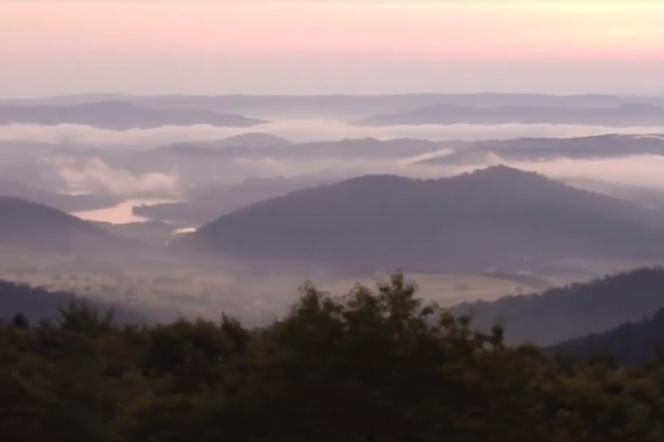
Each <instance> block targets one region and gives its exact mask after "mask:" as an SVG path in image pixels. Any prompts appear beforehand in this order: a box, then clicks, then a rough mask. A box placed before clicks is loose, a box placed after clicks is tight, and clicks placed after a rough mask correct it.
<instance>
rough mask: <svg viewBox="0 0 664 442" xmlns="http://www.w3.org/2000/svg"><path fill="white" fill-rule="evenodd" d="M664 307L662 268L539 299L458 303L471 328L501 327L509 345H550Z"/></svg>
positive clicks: (522, 297)
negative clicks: (467, 317)
mask: <svg viewBox="0 0 664 442" xmlns="http://www.w3.org/2000/svg"><path fill="white" fill-rule="evenodd" d="M662 307H664V269H662V268H652V269H639V270H635V271H633V272H630V273H623V274H618V275H612V276H608V277H605V278H602V279H598V280H595V281H591V282H588V283H584V284H572V285H570V286H567V287H561V288H553V289H550V290H547V291H545V292H544V293H541V294H533V295H520V296H508V297H505V298H501V299H499V300H497V301H494V302H483V301H479V302H473V303H464V304H461V305H459V306H457V307H455V308H453V309H452V311H453V312H454V313H456V314H469V315H471V316H472V317H473V321H474V324H475V326H477V327H479V328H481V329H485V330H486V329H490V328H491V327H492V326H493V325H494V324H496V323H500V324H503V325H504V326H505V330H506V331H505V333H506V334H505V340H506V342H508V343H510V344H519V343H524V342H532V343H535V344H538V345H544V346H547V345H553V344H556V343H559V342H561V341H563V340H567V339H572V338H576V337H579V336H584V335H588V334H591V333H596V332H602V331H606V330H609V329H611V328H613V327H617V326H619V325H621V324H623V323H625V322H628V321H638V320H641V319H642V318H644V317H649V316H651V315H652V314H653V313H654V312H656V311H657V310H659V309H660V308H662Z"/></svg>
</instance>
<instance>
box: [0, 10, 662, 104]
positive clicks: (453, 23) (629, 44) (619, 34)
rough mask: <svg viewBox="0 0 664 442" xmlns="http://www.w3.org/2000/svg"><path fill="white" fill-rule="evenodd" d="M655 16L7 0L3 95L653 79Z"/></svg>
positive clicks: (628, 84) (638, 88) (631, 83)
mask: <svg viewBox="0 0 664 442" xmlns="http://www.w3.org/2000/svg"><path fill="white" fill-rule="evenodd" d="M662 23H664V2H639V1H637V2H634V1H610V0H609V1H592V0H587V1H578V2H570V1H531V2H509V1H465V2H464V1H444V0H439V1H433V0H430V1H423V2H412V1H390V2H380V1H364V2H351V1H346V2H334V1H331V0H328V1H308V2H289V1H242V2H240V1H235V2H234V1H214V0H207V1H193V2H191V1H188V2H185V1H179V2H175V1H171V2H163V1H158V0H136V1H133V2H132V1H126V0H125V1H110V0H105V1H97V2H92V1H90V2H80V1H79V2H65V1H58V0H48V1H38V0H24V1H11V0H10V1H6V0H5V1H4V2H2V3H0V56H1V57H2V59H3V66H2V67H3V69H2V71H0V96H23V95H41V94H58V93H72V92H83V91H90V90H95V91H102V90H112V91H125V92H134V93H137V92H139V93H140V92H145V93H157V92H166V91H171V92H194V93H225V92H247V93H251V92H256V93H311V92H314V91H320V92H364V91H365V92H367V93H376V92H388V91H393V92H404V91H407V90H412V91H424V90H429V91H449V92H454V91H468V90H516V89H519V88H521V89H523V90H543V89H548V90H550V91H552V92H578V91H584V90H588V91H599V90H600V89H601V90H605V91H607V92H609V91H610V90H611V89H612V90H615V91H617V92H629V91H633V92H642V93H645V92H662V91H664V83H660V78H663V77H662V74H663V73H664V26H662ZM510 67H511V68H512V69H510ZM612 71H613V72H612ZM266 72H271V73H273V75H270V76H266ZM45 73H47V74H48V75H47V76H46V77H45V75H44V74H45ZM617 74H618V75H617ZM505 75H511V76H512V78H496V77H497V76H505ZM625 75H626V76H627V77H625ZM3 77H5V78H3ZM376 77H380V79H378V80H376ZM388 77H392V78H388ZM574 79H576V80H574ZM75 80H76V81H75ZM545 91H546V90H545Z"/></svg>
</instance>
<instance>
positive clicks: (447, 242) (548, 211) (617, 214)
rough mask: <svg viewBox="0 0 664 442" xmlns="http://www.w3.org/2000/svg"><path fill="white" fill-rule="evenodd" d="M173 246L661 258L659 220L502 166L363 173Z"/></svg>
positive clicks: (471, 262) (464, 262) (379, 262)
mask: <svg viewBox="0 0 664 442" xmlns="http://www.w3.org/2000/svg"><path fill="white" fill-rule="evenodd" d="M179 245H180V246H181V247H182V248H187V249H189V250H195V251H203V252H211V253H216V254H225V255H230V256H232V257H235V258H241V259H247V260H270V259H272V260H274V261H276V262H278V263H282V264H283V263H286V262H292V263H298V264H302V263H304V264H305V265H322V266H327V267H331V268H336V269H342V270H347V271H358V272H361V271H364V272H367V271H371V270H375V271H393V270H394V269H402V270H404V271H406V272H416V271H427V272H436V271H472V272H478V271H484V270H487V269H493V270H496V269H499V270H503V271H518V270H523V269H524V268H526V269H528V268H530V267H537V266H538V265H539V264H541V263H546V262H550V261H551V260H556V259H560V258H563V257H570V256H576V257H594V258H601V259H610V258H616V259H618V258H620V259H630V258H634V257H637V256H642V257H643V256H653V255H655V256H659V255H662V256H664V218H662V217H661V216H660V215H658V214H657V213H654V212H651V211H649V210H646V209H642V208H640V207H639V206H637V205H635V204H631V203H628V202H626V201H621V200H617V199H613V198H609V197H606V196H602V195H598V194H594V193H591V192H586V191H583V190H579V189H575V188H573V187H570V186H567V185H565V184H563V183H561V182H557V181H553V180H550V179H547V178H545V177H543V176H541V175H538V174H535V173H530V172H524V171H520V170H518V169H513V168H509V167H504V166H497V167H491V168H488V169H484V170H478V171H475V172H473V173H469V174H463V175H459V176H456V177H452V178H442V179H437V180H412V179H408V178H403V177H399V176H391V175H383V176H363V177H359V178H355V179H351V180H347V181H343V182H341V183H337V184H332V185H326V186H318V187H314V188H310V189H306V190H302V191H298V192H293V193H290V194H288V195H285V196H282V197H277V198H273V199H270V200H267V201H263V202H259V203H257V204H254V205H252V206H249V207H245V208H243V209H239V210H236V211H234V212H231V213H229V214H227V215H224V216H222V217H220V218H218V219H217V220H215V221H213V222H211V223H209V224H207V225H205V226H203V227H201V228H200V229H198V231H197V232H196V233H194V234H192V235H191V236H189V237H188V238H186V239H183V240H182V241H181V242H180V243H179Z"/></svg>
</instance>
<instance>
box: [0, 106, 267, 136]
mask: <svg viewBox="0 0 664 442" xmlns="http://www.w3.org/2000/svg"><path fill="white" fill-rule="evenodd" d="M11 123H23V124H39V125H58V124H81V125H87V126H93V127H98V128H102V129H114V130H126V129H134V128H142V129H146V128H154V127H160V126H190V125H194V124H209V125H213V126H233V127H249V126H255V125H258V124H261V123H264V121H263V120H258V119H253V118H247V117H243V116H241V115H235V114H227V113H218V112H214V111H210V110H196V109H153V108H148V107H143V106H139V105H135V104H131V103H126V102H122V101H103V102H92V103H81V104H70V105H62V106H53V105H50V106H46V105H30V106H26V105H4V106H0V124H11Z"/></svg>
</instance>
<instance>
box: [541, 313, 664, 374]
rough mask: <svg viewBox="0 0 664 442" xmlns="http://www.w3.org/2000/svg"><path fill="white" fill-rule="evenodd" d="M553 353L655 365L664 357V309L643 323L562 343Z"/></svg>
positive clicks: (629, 324)
mask: <svg viewBox="0 0 664 442" xmlns="http://www.w3.org/2000/svg"><path fill="white" fill-rule="evenodd" d="M552 350H553V351H554V352H555V353H559V354H564V355H572V356H574V357H576V358H579V359H585V360H588V359H593V358H598V357H603V356H606V357H609V358H612V359H613V360H614V361H615V362H617V363H618V364H621V365H632V366H638V365H644V364H648V363H652V362H654V361H655V360H656V359H657V358H662V357H664V309H660V310H658V311H657V312H656V313H655V314H654V315H653V316H652V317H649V318H648V319H643V320H642V321H638V322H628V323H625V324H623V325H621V326H619V327H616V328H614V329H612V330H609V331H607V332H604V333H597V334H593V335H590V336H584V337H581V338H576V339H572V340H569V341H565V342H562V343H561V344H559V345H557V346H555V347H553V349H552Z"/></svg>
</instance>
